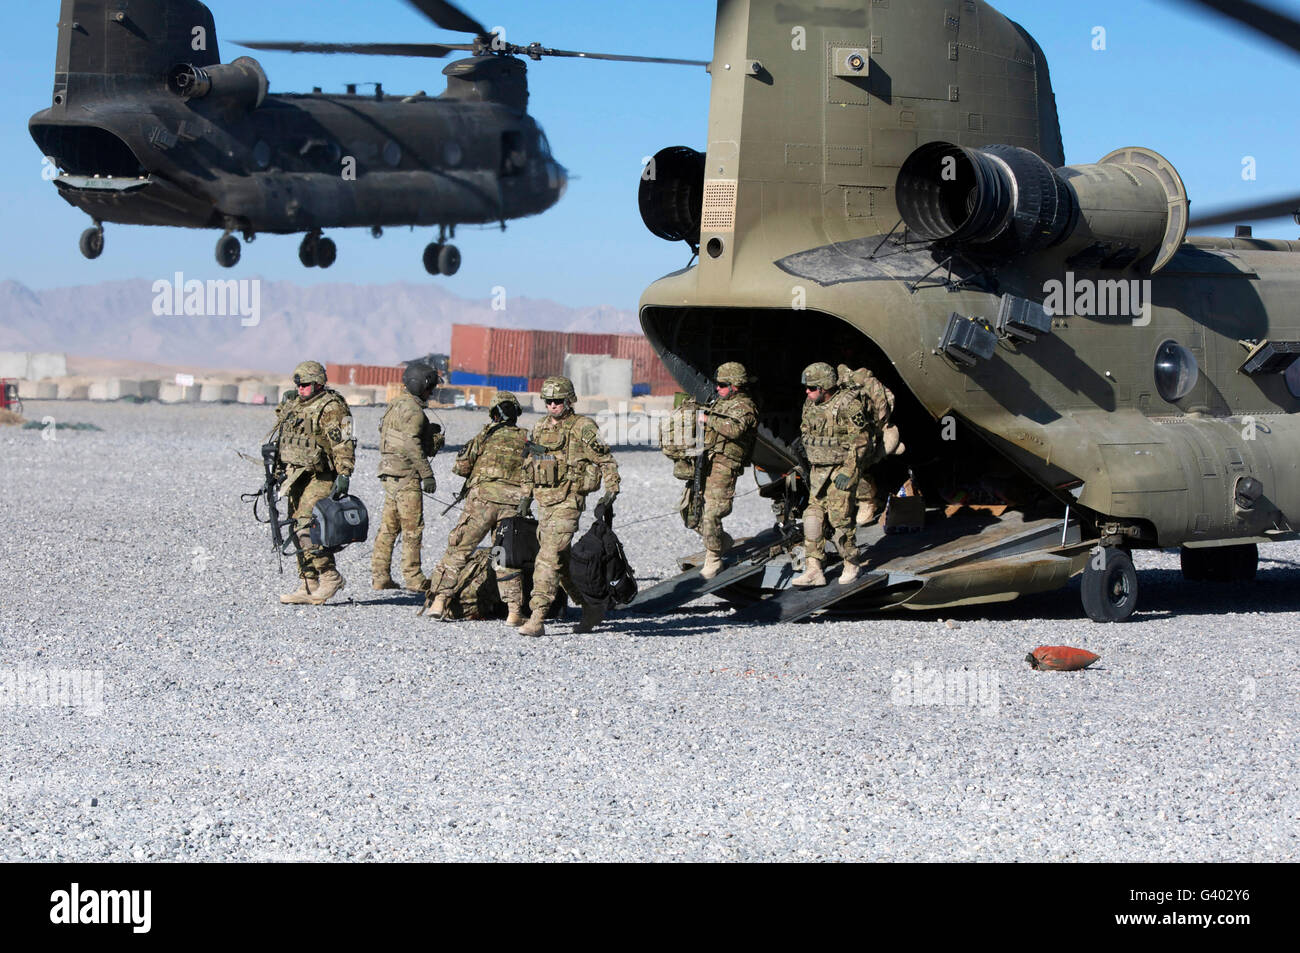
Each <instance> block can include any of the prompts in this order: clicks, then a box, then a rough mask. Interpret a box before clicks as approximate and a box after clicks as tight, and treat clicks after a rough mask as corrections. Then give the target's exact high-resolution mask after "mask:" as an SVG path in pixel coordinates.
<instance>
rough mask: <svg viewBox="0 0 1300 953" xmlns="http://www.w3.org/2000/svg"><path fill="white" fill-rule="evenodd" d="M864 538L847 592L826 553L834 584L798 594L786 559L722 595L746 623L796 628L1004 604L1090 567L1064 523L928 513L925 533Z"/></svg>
mask: <svg viewBox="0 0 1300 953" xmlns="http://www.w3.org/2000/svg"><path fill="white" fill-rule="evenodd" d="M857 539H858V544H859V546H861V547H862V548H863V550H864V554H865V557H866V559H865V563H864V569H863V572H862V574H861V575H860V576H859V577H858V579H857V580H855V581H854V582H853V583H851V584H849V585H846V586H841V585H839V584H838V579H839V574H840V571H841V565H840V564H839V563H838V562H833V560H835V558H836V557H834V556H832V555H831V554H829V553H828V554H827V562H828V566H827V569H826V579H827V585H825V586H820V587H817V588H814V589H796V588H793V587H792V586H791V585H790V581H791V579H793V578H794V576H795V575H796V571H795V568H794V566H793V565H792V563H791V561H790V558H789V557H788V556H781V557H779V558H777V559H774V560H771V561H769V562H768V563H767V564H766V566H765V568H764V572H763V574H762V576H759V575H758V574H754V575H753V576H750V577H748V578H747V579H746V580H744V581H743V582H740V583H737V584H735V585H732V586H730V587H728V589H727V590H726V591H721V592H720V593H719V594H720V595H722V596H723V597H724V598H727V599H729V600H731V601H734V602H738V603H746V604H747V605H744V607H743V608H741V609H740V610H739V612H738V613H737V615H736V619H737V621H742V622H772V621H780V622H792V621H796V620H798V619H804V618H807V617H808V616H810V615H813V614H814V613H817V612H822V611H825V610H828V609H832V608H834V609H835V610H836V611H843V612H845V613H853V612H870V611H879V610H881V609H886V608H891V607H894V606H900V605H901V606H906V607H907V608H911V609H937V608H945V607H949V606H955V605H976V604H980V603H988V602H1003V601H1009V600H1011V599H1015V598H1017V597H1018V596H1021V595H1026V594H1028V593H1032V592H1045V591H1049V590H1052V589H1057V588H1060V587H1062V586H1064V585H1065V584H1066V583H1067V582H1068V581H1069V579H1070V577H1071V576H1073V575H1074V574H1076V573H1078V572H1079V571H1081V570H1082V569H1083V567H1084V564H1085V563H1086V561H1087V558H1088V554H1089V551H1090V547H1091V544H1085V543H1083V542H1082V541H1081V539H1080V530H1079V527H1078V526H1077V525H1075V524H1073V523H1071V524H1069V525H1068V526H1067V525H1066V523H1065V521H1064V520H1062V519H1061V518H1047V519H1036V520H1026V519H1024V518H1022V517H1020V516H1019V515H1018V514H1013V515H1008V516H1006V517H1003V518H1000V519H999V518H995V517H991V516H989V515H987V514H985V513H959V514H957V515H955V516H952V517H946V518H945V517H944V516H943V514H942V512H941V511H938V510H935V511H931V512H930V513H929V514H928V515H927V523H926V529H925V530H924V531H923V532H919V533H910V534H898V535H886V534H885V533H884V530H883V529H882V528H881V527H880V525H879V524H877V525H874V526H869V527H864V528H862V529H860V530H859V531H858V536H857Z"/></svg>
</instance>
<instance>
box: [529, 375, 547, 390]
mask: <svg viewBox="0 0 1300 953" xmlns="http://www.w3.org/2000/svg"><path fill="white" fill-rule="evenodd" d="M547 376H550V375H547ZM545 383H546V378H545V377H530V378H528V393H530V394H540V393H541V392H542V385H543V384H545Z"/></svg>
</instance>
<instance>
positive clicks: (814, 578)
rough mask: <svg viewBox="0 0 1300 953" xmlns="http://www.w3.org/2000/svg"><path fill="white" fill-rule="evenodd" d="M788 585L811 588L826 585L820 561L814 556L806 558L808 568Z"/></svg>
mask: <svg viewBox="0 0 1300 953" xmlns="http://www.w3.org/2000/svg"><path fill="white" fill-rule="evenodd" d="M790 585H792V586H799V587H801V588H802V587H808V588H813V587H816V586H824V585H826V576H825V575H824V574H823V573H822V561H821V560H820V559H817V558H816V557H814V556H809V557H808V568H806V569H805V570H804V571H803V574H802V575H798V576H795V577H794V578H793V579H791V580H790Z"/></svg>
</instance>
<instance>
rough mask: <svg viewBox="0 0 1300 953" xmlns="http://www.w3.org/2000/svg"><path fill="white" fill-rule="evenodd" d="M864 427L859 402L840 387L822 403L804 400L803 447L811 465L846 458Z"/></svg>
mask: <svg viewBox="0 0 1300 953" xmlns="http://www.w3.org/2000/svg"><path fill="white" fill-rule="evenodd" d="M865 428H866V417H865V416H864V414H863V412H862V403H861V401H859V400H857V399H856V398H855V397H854V396H853V395H852V394H851V393H848V392H846V391H840V392H839V393H837V394H835V395H834V396H833V397H831V398H830V399H829V400H827V401H826V402H825V403H823V404H811V403H805V405H804V409H803V427H802V430H803V448H804V453H805V454H806V455H807V457H808V462H809V463H811V464H812V465H813V466H815V467H829V466H839V465H840V464H842V463H844V462H845V461H846V460H848V459H849V455H850V453H852V451H853V447H854V444H855V443H856V442H857V440H858V437H859V435H860V434H861V433H862V432H863V430H864V429H865Z"/></svg>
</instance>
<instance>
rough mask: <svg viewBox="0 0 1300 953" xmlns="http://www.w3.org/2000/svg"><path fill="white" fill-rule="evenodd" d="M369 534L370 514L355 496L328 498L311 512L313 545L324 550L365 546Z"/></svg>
mask: <svg viewBox="0 0 1300 953" xmlns="http://www.w3.org/2000/svg"><path fill="white" fill-rule="evenodd" d="M369 535H370V514H369V513H368V512H366V504H364V503H362V502H361V500H359V499H358V498H357V497H355V496H341V497H339V498H338V499H334V497H332V496H327V497H326V498H325V499H323V500H321V501H320V502H319V503H317V504H316V505H315V506H314V507H312V511H311V543H312V545H313V546H320V547H321V548H323V549H342V548H343V547H344V546H347V545H348V544H350V543H364V542H365V541H366V537H367V536H369Z"/></svg>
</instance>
